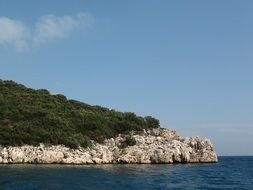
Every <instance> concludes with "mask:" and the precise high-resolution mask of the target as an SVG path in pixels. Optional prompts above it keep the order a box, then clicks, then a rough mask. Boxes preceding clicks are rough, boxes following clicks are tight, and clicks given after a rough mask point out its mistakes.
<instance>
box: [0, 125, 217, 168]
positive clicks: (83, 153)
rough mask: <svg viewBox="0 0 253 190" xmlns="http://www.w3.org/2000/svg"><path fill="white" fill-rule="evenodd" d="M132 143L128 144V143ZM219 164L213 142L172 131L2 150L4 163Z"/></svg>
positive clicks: (162, 130) (1, 158)
mask: <svg viewBox="0 0 253 190" xmlns="http://www.w3.org/2000/svg"><path fill="white" fill-rule="evenodd" d="M128 139H130V140H128ZM127 140H128V141H127ZM216 162H218V158H217V155H216V153H215V150H214V146H213V145H212V143H211V141H210V140H209V139H206V138H201V137H190V138H188V137H186V138H183V137H181V136H179V135H177V134H176V132H175V131H171V130H169V129H162V128H160V129H152V130H147V131H145V130H144V131H143V133H141V134H140V133H138V134H137V133H134V132H132V133H131V134H129V135H119V136H117V137H116V138H111V139H107V140H105V141H104V143H103V144H99V143H95V142H94V141H93V142H92V145H91V146H90V147H87V148H82V147H79V148H78V149H71V148H68V147H66V146H64V145H44V144H42V143H41V144H40V145H39V146H31V145H23V146H16V147H13V146H8V147H0V164H61V165H65V164H66V165H86V164H87V165H92V164H180V163H181V164H182V163H183V164H184V163H216Z"/></svg>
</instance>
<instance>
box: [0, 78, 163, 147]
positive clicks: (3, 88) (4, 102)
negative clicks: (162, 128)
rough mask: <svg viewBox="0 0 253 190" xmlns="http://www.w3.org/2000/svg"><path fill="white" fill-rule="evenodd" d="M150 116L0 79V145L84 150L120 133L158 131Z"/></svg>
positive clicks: (157, 124) (156, 123)
mask: <svg viewBox="0 0 253 190" xmlns="http://www.w3.org/2000/svg"><path fill="white" fill-rule="evenodd" d="M158 127H159V121H158V120H157V119H155V118H153V117H151V116H148V117H139V116H136V115H135V114H134V113H130V112H126V113H122V112H117V111H114V110H110V109H107V108H104V107H100V106H91V105H88V104H85V103H82V102H79V101H76V100H68V99H67V98H66V97H65V96H63V95H51V94H50V93H49V92H48V91H47V90H45V89H40V90H34V89H31V88H27V87H25V86H23V85H21V84H17V83H15V82H13V81H3V80H0V144H1V145H23V144H29V145H38V144H39V143H45V144H53V145H57V144H64V145H66V146H68V147H71V148H77V147H78V146H82V147H86V146H88V145H89V144H90V140H94V141H97V142H102V141H103V140H104V139H107V138H111V137H115V136H117V135H118V134H119V133H128V132H129V131H132V130H135V131H140V130H142V129H148V128H158Z"/></svg>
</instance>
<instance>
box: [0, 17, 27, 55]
mask: <svg viewBox="0 0 253 190" xmlns="http://www.w3.org/2000/svg"><path fill="white" fill-rule="evenodd" d="M29 37H30V32H29V29H28V28H27V27H26V26H25V25H24V24H23V23H22V22H21V21H18V20H12V19H9V18H7V17H0V45H4V46H7V45H11V46H14V47H15V48H16V49H17V50H18V51H20V50H24V49H26V48H27V39H28V38H29Z"/></svg>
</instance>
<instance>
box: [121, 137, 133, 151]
mask: <svg viewBox="0 0 253 190" xmlns="http://www.w3.org/2000/svg"><path fill="white" fill-rule="evenodd" d="M134 145H136V140H135V139H134V138H133V137H131V136H126V138H125V140H124V141H123V142H122V143H121V148H126V147H128V146H134Z"/></svg>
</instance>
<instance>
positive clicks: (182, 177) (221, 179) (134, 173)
mask: <svg viewBox="0 0 253 190" xmlns="http://www.w3.org/2000/svg"><path fill="white" fill-rule="evenodd" d="M0 189H1V190H37V189H38V190H51V189H52V190H72V189H73V190H81V189H91V190H96V189H97V190H107V189H114V190H125V189H135V190H143V189H253V157H219V163H215V164H177V165H165V164H160V165H151V164H147V165H88V166H87V165H86V166H67V165H0Z"/></svg>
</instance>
